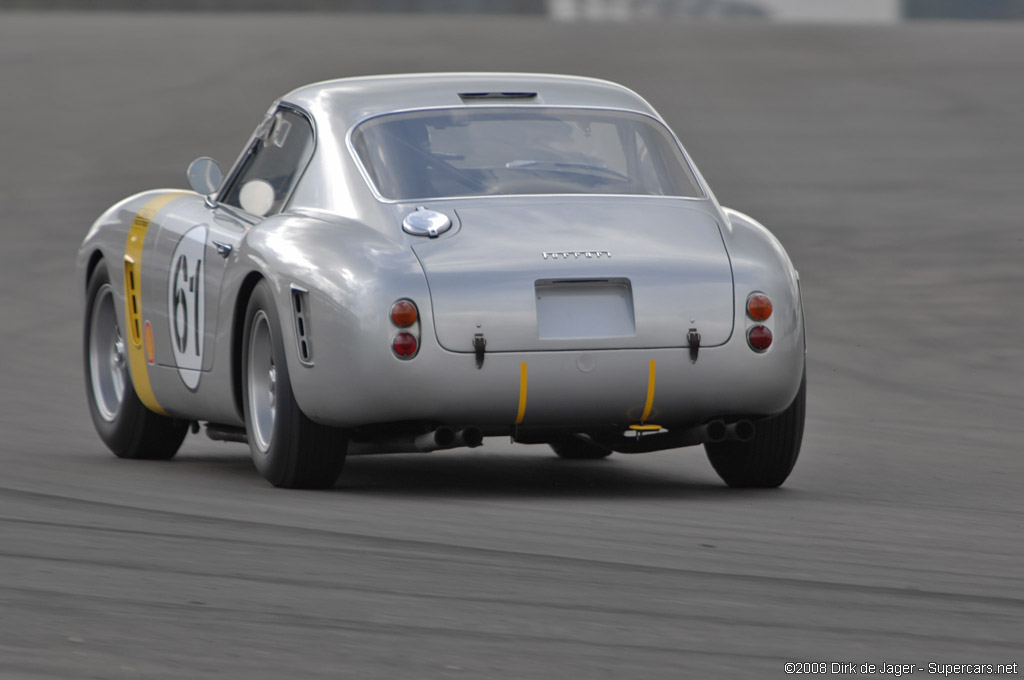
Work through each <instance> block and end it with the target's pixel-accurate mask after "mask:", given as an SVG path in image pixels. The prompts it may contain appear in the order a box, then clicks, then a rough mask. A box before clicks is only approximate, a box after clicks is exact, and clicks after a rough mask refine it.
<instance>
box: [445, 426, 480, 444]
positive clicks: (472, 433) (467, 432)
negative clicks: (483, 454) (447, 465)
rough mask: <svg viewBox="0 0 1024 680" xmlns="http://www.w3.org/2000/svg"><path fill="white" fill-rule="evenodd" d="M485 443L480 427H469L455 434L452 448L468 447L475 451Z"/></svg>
mask: <svg viewBox="0 0 1024 680" xmlns="http://www.w3.org/2000/svg"><path fill="white" fill-rule="evenodd" d="M483 443H484V434H483V432H481V431H480V428H479V427H467V428H463V429H461V430H459V431H458V432H456V433H455V441H454V442H453V443H452V446H466V447H469V448H471V449H474V448H476V447H478V446H480V445H481V444H483Z"/></svg>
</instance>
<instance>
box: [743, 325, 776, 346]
mask: <svg viewBox="0 0 1024 680" xmlns="http://www.w3.org/2000/svg"><path fill="white" fill-rule="evenodd" d="M747 344H748V345H750V348H751V349H753V350H754V351H756V352H763V351H765V350H766V349H768V348H769V347H771V346H772V332H771V331H770V330H768V328H767V327H765V326H754V327H752V328H751V329H750V330H749V331H747Z"/></svg>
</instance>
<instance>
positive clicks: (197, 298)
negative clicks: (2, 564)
mask: <svg viewBox="0 0 1024 680" xmlns="http://www.w3.org/2000/svg"><path fill="white" fill-rule="evenodd" d="M205 257H206V227H205V226H202V227H195V228H194V229H191V230H190V231H189V232H188V233H186V234H185V235H184V236H182V237H181V240H180V241H178V246H177V247H176V248H175V249H174V256H173V257H172V258H171V278H170V280H169V281H168V284H167V317H168V321H169V322H170V326H171V347H172V348H173V350H174V363H175V364H176V365H177V366H178V375H180V376H181V379H182V381H184V383H185V385H187V386H188V388H189V389H193V390H194V389H195V388H196V387H198V385H199V376H200V375H201V372H202V368H203V331H204V330H205V326H206V286H205V285H204V276H203V274H204V269H203V268H204V267H205V266H206V263H205V262H204V258H205Z"/></svg>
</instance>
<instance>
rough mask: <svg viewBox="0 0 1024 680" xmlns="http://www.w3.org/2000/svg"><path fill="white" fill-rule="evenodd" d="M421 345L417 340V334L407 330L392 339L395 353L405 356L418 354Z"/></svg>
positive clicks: (392, 347)
mask: <svg viewBox="0 0 1024 680" xmlns="http://www.w3.org/2000/svg"><path fill="white" fill-rule="evenodd" d="M419 346H420V344H419V343H418V342H417V341H416V336H415V335H413V334H412V333H406V332H405V331H403V332H401V333H399V334H398V335H396V336H395V339H394V340H392V341H391V349H392V350H394V352H395V354H397V355H398V356H400V357H403V358H408V357H411V356H412V355H413V354H416V350H417V349H419Z"/></svg>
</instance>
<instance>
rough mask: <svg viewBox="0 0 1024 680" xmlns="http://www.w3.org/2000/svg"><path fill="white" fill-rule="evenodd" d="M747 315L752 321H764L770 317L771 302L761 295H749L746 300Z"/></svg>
mask: <svg viewBox="0 0 1024 680" xmlns="http://www.w3.org/2000/svg"><path fill="white" fill-rule="evenodd" d="M747 314H748V315H749V316H750V318H751V319H753V320H754V321H766V320H767V319H768V317H769V316H771V315H772V301H771V300H769V299H768V296H767V295H764V294H762V293H756V294H754V295H751V296H750V297H749V298H747Z"/></svg>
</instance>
